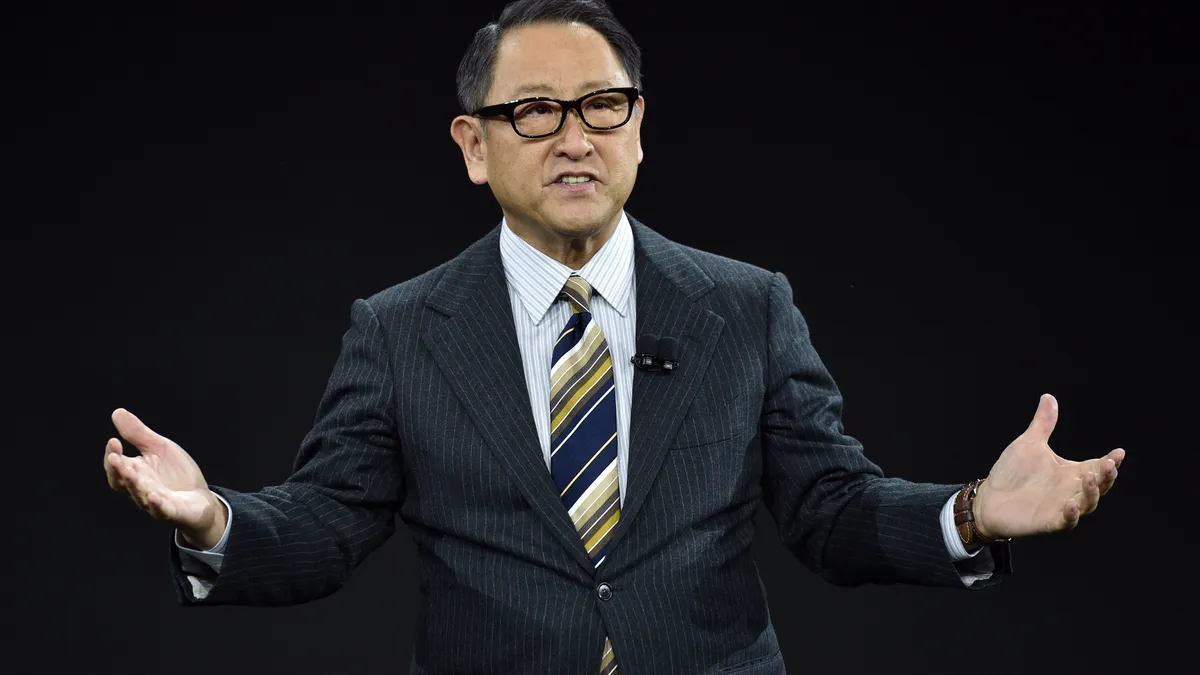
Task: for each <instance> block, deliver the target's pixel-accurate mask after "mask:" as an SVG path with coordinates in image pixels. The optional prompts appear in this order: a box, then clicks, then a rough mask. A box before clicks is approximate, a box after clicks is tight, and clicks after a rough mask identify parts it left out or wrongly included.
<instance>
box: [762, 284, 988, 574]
mask: <svg viewBox="0 0 1200 675" xmlns="http://www.w3.org/2000/svg"><path fill="white" fill-rule="evenodd" d="M767 303H768V312H769V317H770V318H769V326H770V327H769V330H768V337H767V351H768V361H767V368H766V370H767V373H766V380H767V381H766V397H765V401H764V406H763V412H762V424H761V433H762V448H763V461H764V468H763V493H764V499H765V502H766V505H767V509H768V510H769V511H770V513H771V516H772V517H773V518H774V520H775V523H776V525H777V527H778V531H779V537H780V539H781V540H782V541H783V543H784V545H786V546H787V547H788V549H789V550H790V551H791V552H792V553H793V555H795V556H796V557H797V559H799V560H800V561H801V562H802V563H803V564H804V565H805V566H807V567H808V568H809V569H811V570H813V571H814V572H815V573H817V574H819V575H820V576H821V577H822V578H824V579H826V580H827V581H830V582H832V583H835V584H838V585H858V584H863V583H877V584H891V583H908V584H918V585H929V586H951V587H956V588H964V587H966V586H965V584H964V577H963V574H964V573H966V572H967V570H960V569H959V567H960V566H961V565H962V564H964V563H960V564H959V565H958V566H956V564H955V562H953V561H952V559H951V556H950V555H949V553H948V551H947V548H946V543H945V539H944V537H943V531H942V525H941V519H940V515H941V511H942V507H943V506H944V505H945V504H946V501H947V500H948V499H949V498H950V497H951V496H952V495H954V493H955V492H956V491H957V490H958V489H959V487H961V486H959V485H952V484H944V485H943V484H932V483H913V482H910V481H907V480H904V479H901V478H888V477H884V475H883V472H882V470H881V469H880V468H879V467H878V466H877V465H875V464H874V463H873V462H871V461H870V460H868V459H867V457H866V456H865V455H864V454H863V450H862V446H861V444H860V443H859V442H858V441H857V440H855V439H854V438H853V437H851V436H848V435H847V434H845V432H844V431H843V426H842V419H841V414H842V397H841V394H840V392H839V391H838V389H837V386H836V385H835V384H834V381H833V378H832V377H831V376H830V374H829V372H828V371H827V370H826V368H825V366H824V364H823V363H822V362H821V359H820V357H819V356H818V355H817V352H816V350H815V349H814V347H813V344H812V341H811V339H810V336H809V331H808V325H807V323H806V321H805V320H804V317H803V316H802V315H801V313H800V311H799V310H798V309H796V307H795V306H794V305H793V302H792V290H791V286H790V285H789V284H788V281H787V278H786V277H785V276H784V275H782V274H778V273H777V274H776V275H775V277H774V279H773V280H772V284H771V288H770V291H769V293H768V300H767ZM991 556H996V562H998V563H999V564H998V565H997V571H998V572H1008V571H1009V568H1008V545H1007V544H1001V545H997V546H994V547H992V548H991V550H988V551H984V552H982V553H981V554H980V556H977V558H980V559H975V560H972V561H970V562H969V563H965V564H968V565H972V566H978V565H980V564H984V565H988V564H990V563H991V562H992V561H991V560H989V557H991ZM999 578H1000V575H999V574H992V575H990V576H988V577H987V578H981V579H972V580H971V581H972V582H971V583H970V584H969V587H970V588H982V587H984V586H988V585H991V584H994V583H996V582H997V581H998V580H999Z"/></svg>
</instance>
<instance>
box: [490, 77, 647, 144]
mask: <svg viewBox="0 0 1200 675" xmlns="http://www.w3.org/2000/svg"><path fill="white" fill-rule="evenodd" d="M638 95H639V94H638V88H637V87H613V88H611V89H601V90H599V91H593V92H592V93H590V94H584V95H583V96H580V97H579V98H577V99H575V100H574V101H563V100H560V99H557V98H550V97H549V96H534V97H533V98H522V99H518V100H516V101H509V102H507V103H497V104H496V105H489V106H484V107H482V108H480V109H478V110H476V111H475V112H473V113H471V114H472V115H476V116H478V117H497V116H501V115H503V116H504V117H507V118H508V121H509V123H510V124H512V128H513V131H515V132H517V135H518V136H522V137H524V138H544V137H546V136H553V135H554V134H556V133H558V130H559V129H562V128H563V124H566V122H567V113H568V112H570V111H571V110H572V109H574V110H575V112H577V113H579V119H580V120H582V121H583V123H584V124H586V125H587V126H588V127H589V128H591V129H596V130H597V131H607V130H608V129H616V128H617V127H620V126H624V124H625V123H626V122H628V121H629V119H630V118H631V117H633V104H634V103H636V102H637V99H638Z"/></svg>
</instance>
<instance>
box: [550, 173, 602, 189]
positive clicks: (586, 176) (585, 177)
mask: <svg viewBox="0 0 1200 675" xmlns="http://www.w3.org/2000/svg"><path fill="white" fill-rule="evenodd" d="M597 182H599V181H597V180H596V176H595V175H594V174H592V173H589V172H587V171H564V172H563V173H560V174H558V175H557V176H555V177H554V180H553V181H552V182H551V183H550V184H551V185H567V186H573V185H589V184H594V183H597Z"/></svg>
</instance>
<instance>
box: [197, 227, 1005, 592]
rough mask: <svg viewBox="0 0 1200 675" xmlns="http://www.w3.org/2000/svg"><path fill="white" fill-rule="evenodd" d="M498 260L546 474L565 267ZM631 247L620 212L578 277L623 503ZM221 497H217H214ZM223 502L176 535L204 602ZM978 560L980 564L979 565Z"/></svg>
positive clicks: (220, 546)
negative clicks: (602, 354) (202, 521)
mask: <svg viewBox="0 0 1200 675" xmlns="http://www.w3.org/2000/svg"><path fill="white" fill-rule="evenodd" d="M500 257H501V260H502V262H503V264H504V275H505V277H506V279H507V281H508V296H509V299H510V300H511V301H512V314H513V321H514V322H515V324H516V329H517V344H518V345H519V346H520V348H521V361H522V363H523V364H524V367H525V384H526V385H527V387H528V389H529V403H530V405H531V406H532V408H533V421H534V424H535V425H536V427H537V435H538V440H539V441H540V443H541V446H542V455H543V457H544V458H545V460H546V469H547V471H549V470H550V360H551V357H552V354H553V351H554V340H555V338H556V337H558V334H559V332H561V331H562V328H563V326H565V325H566V323H567V319H569V318H570V316H571V308H570V305H568V303H567V302H566V301H562V302H559V301H558V294H559V291H561V290H562V287H563V285H564V284H566V282H567V277H569V276H571V274H572V272H575V270H572V269H571V268H570V267H567V266H566V265H564V264H562V263H560V262H558V261H557V260H554V259H553V258H551V257H549V256H547V255H546V254H544V253H542V252H541V251H539V250H537V249H536V248H534V247H533V246H532V245H530V244H529V243H528V242H526V241H525V240H523V239H521V238H520V237H518V236H517V235H516V234H515V233H514V232H513V231H512V230H511V229H510V228H509V226H508V222H507V221H505V222H503V224H502V225H501V229H500ZM633 261H634V242H633V230H632V228H631V227H630V225H629V218H628V216H627V215H626V214H625V213H624V212H622V213H621V221H620V222H619V223H618V224H617V229H616V231H615V232H613V235H612V237H611V238H609V240H608V241H607V242H605V244H604V246H601V247H600V250H599V251H597V252H596V254H595V255H594V256H592V259H591V260H589V261H588V262H587V264H585V265H584V266H583V267H582V268H581V269H580V270H578V274H579V275H580V276H581V277H583V278H584V280H586V281H587V282H588V283H589V284H591V286H592V289H593V293H592V301H591V310H592V319H593V320H594V321H595V322H596V323H598V324H599V325H600V328H601V329H602V330H603V331H604V337H605V339H606V340H608V344H609V348H610V350H611V351H612V353H613V354H614V358H613V379H614V384H615V387H616V395H617V462H618V465H619V468H620V490H621V503H622V504H624V502H625V486H626V485H628V475H629V416H630V411H631V410H632V407H633V364H632V363H631V362H630V361H629V359H627V358H618V356H617V355H625V354H628V355H630V356H632V355H633V353H634V349H635V348H636V337H635V336H634V331H635V327H636V326H637V320H636V317H637V307H636V302H635V298H636V294H635V293H634V283H635V280H634V273H633ZM217 497H218V498H220V495H217ZM221 502H222V503H223V504H225V508H226V509H229V517H228V518H227V519H226V524H225V533H224V534H223V535H222V536H221V541H220V542H218V543H217V545H216V546H214V547H213V548H212V549H209V550H208V551H198V550H196V549H193V548H189V547H187V546H184V545H183V540H182V539H181V538H180V536H179V534H178V532H176V535H175V544H176V545H177V546H179V548H180V552H181V553H182V554H185V555H181V556H180V559H181V561H182V563H183V567H184V572H185V573H187V574H188V575H189V577H188V578H189V579H190V580H191V583H192V590H193V592H195V594H196V597H197V598H203V597H204V596H206V595H207V594H208V590H209V589H210V588H211V587H212V582H211V581H210V580H206V579H201V578H198V577H197V576H195V575H196V574H199V573H200V572H201V571H202V570H200V569H198V568H196V567H195V563H196V562H200V563H203V564H204V565H205V566H207V567H209V568H211V569H212V570H213V571H214V572H218V573H219V572H220V571H221V559H222V557H223V555H222V554H223V552H224V550H225V545H226V542H227V540H228V538H229V529H230V526H231V524H232V523H233V510H232V509H230V507H229V502H227V501H225V500H224V499H223V498H222V499H221ZM953 509H954V497H953V496H952V497H950V499H949V500H947V501H946V504H945V506H943V507H942V511H941V525H942V538H943V539H944V540H945V543H946V550H947V553H948V554H949V556H950V558H951V560H954V561H960V560H966V559H968V558H972V557H974V556H975V555H977V554H978V553H979V552H978V551H976V552H975V553H974V554H968V553H967V551H966V548H965V547H964V546H963V544H962V539H960V538H959V536H958V530H957V528H955V526H954V511H953ZM980 562H983V561H980ZM975 567H982V568H984V569H983V571H981V570H980V569H973V570H965V569H962V568H960V570H959V574H960V576H961V577H962V580H963V583H964V584H966V585H968V586H970V585H971V584H973V583H974V582H975V581H976V580H979V579H986V578H988V577H990V576H991V569H990V568H992V567H994V565H983V566H975Z"/></svg>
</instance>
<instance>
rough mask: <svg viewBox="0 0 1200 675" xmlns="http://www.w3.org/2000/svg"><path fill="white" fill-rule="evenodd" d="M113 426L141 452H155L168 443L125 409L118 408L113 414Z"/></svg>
mask: <svg viewBox="0 0 1200 675" xmlns="http://www.w3.org/2000/svg"><path fill="white" fill-rule="evenodd" d="M112 422H113V425H114V426H116V427H117V432H118V433H120V434H121V438H124V439H125V440H127V441H129V442H130V443H131V444H133V446H134V447H135V448H137V449H138V450H139V451H140V452H147V451H149V452H154V451H155V450H157V449H159V448H160V447H162V446H163V445H164V444H165V443H166V439H165V438H163V437H162V436H160V435H158V434H157V433H155V432H154V431H153V430H152V429H151V428H150V427H148V426H146V425H145V423H143V422H142V421H141V420H140V419H138V417H137V416H136V415H134V414H133V413H131V412H129V411H128V410H126V409H124V408H117V409H116V410H114V411H113V414H112Z"/></svg>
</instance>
